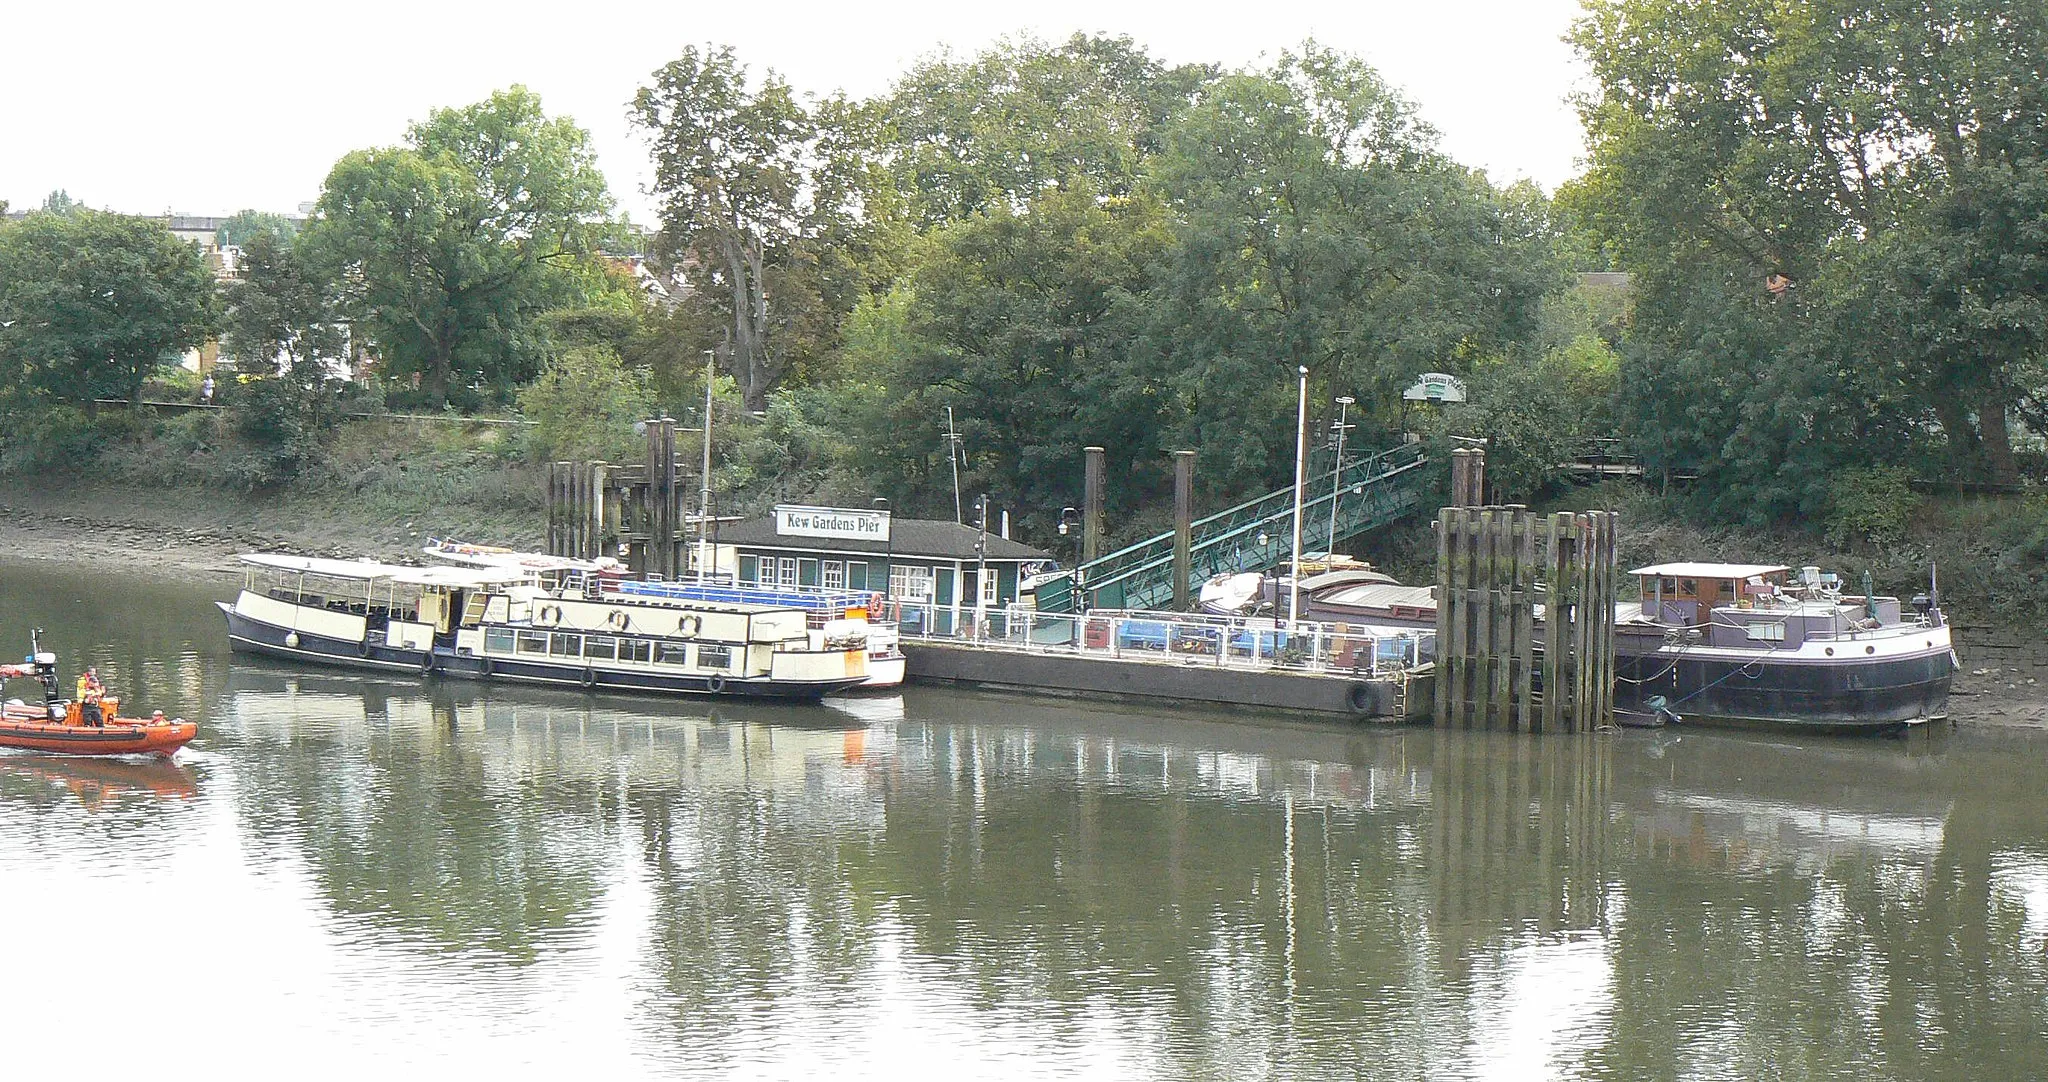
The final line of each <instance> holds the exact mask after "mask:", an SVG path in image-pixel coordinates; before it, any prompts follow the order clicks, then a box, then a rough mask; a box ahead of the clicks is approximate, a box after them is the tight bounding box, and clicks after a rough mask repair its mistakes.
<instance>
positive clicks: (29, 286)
mask: <svg viewBox="0 0 2048 1082" xmlns="http://www.w3.org/2000/svg"><path fill="white" fill-rule="evenodd" d="M217 307H218V300H217V297H216V295H215V292H214V282H213V275H212V273H211V272H209V271H208V270H207V266H206V260H205V258H204V257H202V256H201V255H200V253H199V250H198V249H197V248H195V247H193V246H192V245H190V244H186V243H185V242H183V241H180V240H179V239H178V238H176V237H174V236H172V235H171V234H170V233H168V232H166V231H165V230H164V227H163V225H162V223H160V222H156V221H151V220H148V219H145V218H131V217H127V216H124V215H119V214H105V213H101V212H99V211H93V210H86V209H84V208H78V207H74V208H72V209H70V210H68V211H66V212H64V213H37V214H31V215H29V216H28V217H27V218H25V219H22V220H21V221H19V222H17V223H15V224H13V225H11V226H9V227H8V228H6V229H4V230H0V387H6V388H8V389H10V390H13V391H17V392H27V393H31V394H37V395H46V396H49V397H53V398H59V399H69V400H72V401H88V400H91V399H94V398H134V397H136V396H137V395H139V394H140V393H141V390H142V381H143V378H144V377H146V376H147V375H149V373H150V372H151V371H153V370H155V368H156V366H157V365H158V364H159V363H162V362H163V361H164V360H165V359H167V358H170V357H173V356H175V355H176V354H178V353H180V352H182V351H183V350H187V349H190V348H192V347H194V346H196V345H198V344H199V343H201V342H203V341H205V340H206V338H207V337H208V336H209V335H210V334H211V333H212V331H213V328H214V324H215V322H216V319H217Z"/></svg>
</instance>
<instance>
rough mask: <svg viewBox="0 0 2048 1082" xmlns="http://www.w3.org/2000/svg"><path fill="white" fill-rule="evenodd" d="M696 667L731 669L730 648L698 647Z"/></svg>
mask: <svg viewBox="0 0 2048 1082" xmlns="http://www.w3.org/2000/svg"><path fill="white" fill-rule="evenodd" d="M697 667H698V668H700V669H730V668H732V647H730V646H699V647H698V648H697Z"/></svg>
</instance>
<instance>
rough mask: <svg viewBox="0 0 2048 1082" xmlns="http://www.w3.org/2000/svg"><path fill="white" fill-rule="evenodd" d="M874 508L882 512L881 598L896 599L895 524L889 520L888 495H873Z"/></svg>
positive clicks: (888, 600)
mask: <svg viewBox="0 0 2048 1082" xmlns="http://www.w3.org/2000/svg"><path fill="white" fill-rule="evenodd" d="M874 502H875V510H877V511H880V512H881V513H882V519H883V521H882V600H883V602H884V603H887V602H890V601H894V600H895V599H896V560H895V555H896V524H895V523H894V522H892V521H890V520H889V497H887V496H877V497H875V501H874Z"/></svg>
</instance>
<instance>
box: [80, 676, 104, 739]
mask: <svg viewBox="0 0 2048 1082" xmlns="http://www.w3.org/2000/svg"><path fill="white" fill-rule="evenodd" d="M106 693H107V689H106V688H105V687H104V686H103V685H101V683H100V671H99V669H98V668H97V667H92V666H88V667H87V668H86V670H85V671H84V672H82V673H80V674H78V716H79V718H80V720H82V721H84V722H85V723H86V724H87V725H102V724H104V723H105V722H104V719H103V718H101V717H100V698H101V697H102V696H104V695H105V694H106Z"/></svg>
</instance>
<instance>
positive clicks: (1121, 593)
mask: <svg viewBox="0 0 2048 1082" xmlns="http://www.w3.org/2000/svg"><path fill="white" fill-rule="evenodd" d="M1346 457H1347V458H1349V456H1346ZM1427 461H1428V456H1426V455H1424V454H1423V452H1422V448H1421V447H1420V446H1417V445H1415V444H1404V445H1402V446H1400V447H1395V448H1392V449H1389V450H1385V451H1381V452H1379V453H1378V454H1374V455H1368V456H1365V457H1363V458H1356V459H1350V460H1349V461H1347V462H1345V463H1344V466H1343V476H1342V477H1338V476H1336V475H1334V474H1333V473H1332V471H1330V470H1329V469H1328V468H1323V469H1321V470H1320V471H1319V472H1315V473H1312V474H1311V475H1310V476H1309V478H1308V479H1307V480H1306V481H1305V482H1304V483H1303V486H1302V510H1301V519H1302V522H1301V547H1302V551H1304V552H1317V551H1326V550H1329V549H1331V548H1332V547H1334V546H1335V544H1336V542H1338V541H1342V540H1344V539H1345V538H1348V537H1355V536H1357V535H1358V534H1361V533H1364V532H1365V531H1367V530H1370V529H1375V528H1377V527H1380V526H1384V525H1386V524H1388V523H1390V522H1393V521H1395V520H1396V519H1399V518H1402V517H1403V516H1405V515H1408V514H1410V513H1412V512H1413V511H1415V510H1416V509H1417V508H1419V507H1420V506H1421V505H1422V503H1423V495H1424V493H1423V488H1424V485H1423V475H1424V470H1423V468H1422V467H1423V465H1424V464H1425V463H1426V462H1427ZM1333 499H1335V500H1336V501H1337V516H1336V530H1335V533H1334V536H1333V535H1332V531H1331V529H1330V503H1331V501H1332V500H1333ZM1192 534H1193V536H1192V544H1191V546H1190V552H1189V555H1190V560H1189V571H1188V577H1189V581H1190V587H1191V588H1199V585H1200V584H1201V583H1203V582H1206V581H1208V580H1209V579H1211V578H1214V577H1216V576H1217V575H1223V574H1234V573H1236V572H1240V571H1264V570H1267V569H1268V568H1271V567H1274V566H1277V565H1279V564H1282V563H1285V562H1286V561H1287V560H1288V558H1289V557H1290V556H1291V555H1292V550H1293V544H1294V488H1293V486H1289V487H1287V488H1283V489H1278V490H1276V491H1273V492H1269V493H1267V494H1266V495H1264V496H1260V497H1259V498H1257V499H1255V500H1248V501H1246V502H1244V503H1241V504H1238V505H1237V506H1236V507H1233V508H1231V509H1229V510H1227V511H1223V512H1221V513H1218V514H1214V515H1210V516H1209V517H1208V518H1205V519H1199V520H1197V521H1196V522H1195V523H1194V527H1193V530H1192ZM1262 537H1263V538H1264V541H1263V543H1261V540H1260V539H1261V538H1262ZM1076 580H1078V581H1079V583H1080V589H1081V593H1082V594H1083V595H1085V597H1086V604H1087V607H1088V608H1091V609H1105V608H1106V609H1164V608H1167V607H1169V606H1170V605H1172V604H1173V534H1172V533H1163V534H1160V535H1159V536H1157V537H1152V538H1147V539H1146V540H1144V541H1140V542H1138V543H1137V544H1135V545H1131V546H1129V547H1128V548H1124V549H1119V550H1118V551H1116V552H1112V553H1110V554H1109V555H1107V556H1103V557H1101V558H1099V559H1095V560H1091V561H1089V562H1087V563H1085V564H1082V565H1081V566H1080V567H1079V568H1078V569H1076V571H1075V573H1074V578H1073V579H1059V580H1056V581H1053V582H1048V583H1045V584H1043V585H1041V586H1039V587H1038V591H1037V603H1038V611H1040V612H1073V611H1074V610H1075V607H1076V606H1075V603H1074V600H1075V599H1074V582H1075V581H1076Z"/></svg>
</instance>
